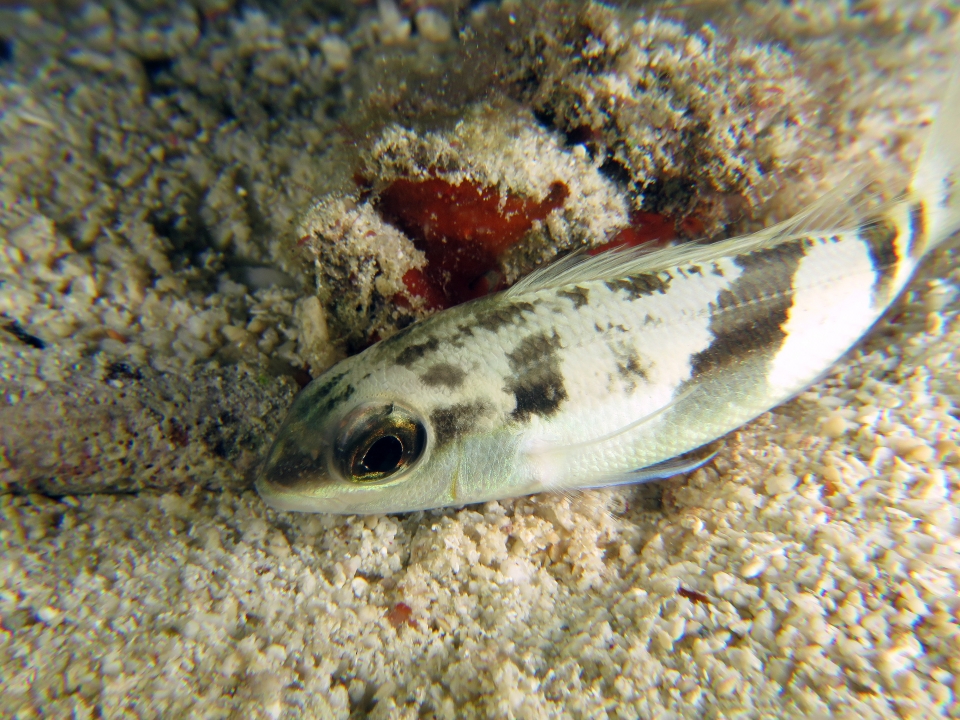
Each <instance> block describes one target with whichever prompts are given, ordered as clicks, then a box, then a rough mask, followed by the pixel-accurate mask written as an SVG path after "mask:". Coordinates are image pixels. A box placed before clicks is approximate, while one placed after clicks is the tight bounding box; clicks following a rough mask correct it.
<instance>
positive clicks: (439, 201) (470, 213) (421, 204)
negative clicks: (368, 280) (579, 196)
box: [377, 178, 570, 308]
mask: <svg viewBox="0 0 960 720" xmlns="http://www.w3.org/2000/svg"><path fill="white" fill-rule="evenodd" d="M569 194H570V191H569V190H568V189H567V186H566V185H564V184H563V183H561V182H555V183H553V185H551V186H550V192H549V194H548V195H547V197H546V198H545V199H544V200H543V201H536V200H531V199H529V198H522V197H518V196H516V195H510V194H508V195H506V196H504V195H501V193H500V192H498V191H497V190H496V188H489V187H483V186H481V185H480V184H478V183H476V182H472V181H469V180H466V181H463V182H461V183H460V184H458V185H454V184H452V183H450V182H448V181H447V180H443V179H441V178H429V179H426V180H411V179H408V178H401V179H399V180H394V181H393V182H392V183H390V185H388V186H387V187H386V188H384V189H383V190H382V191H381V192H380V194H379V197H378V200H377V209H378V210H379V212H380V214H381V215H382V216H383V218H384V219H385V220H387V221H388V222H390V223H392V224H393V225H396V226H397V227H399V228H400V229H401V230H403V231H404V232H405V233H406V234H407V235H408V236H409V237H410V238H411V239H413V242H414V244H415V245H416V246H417V248H418V249H420V250H421V251H423V253H424V254H425V255H426V258H427V266H426V268H425V269H424V270H423V271H422V272H421V271H411V272H408V273H407V274H406V275H405V276H404V278H403V281H404V284H405V285H406V286H407V289H408V291H409V292H410V293H411V294H412V295H414V296H416V297H422V298H424V299H425V300H426V302H427V305H428V307H431V308H441V307H450V306H451V305H456V304H458V303H462V302H466V301H467V300H471V299H473V298H475V297H480V296H481V295H485V294H486V293H488V292H491V291H492V290H495V289H497V285H498V284H499V275H498V273H497V270H498V267H499V263H498V260H499V257H500V255H501V254H502V253H503V252H504V251H505V250H507V249H508V248H510V247H511V246H513V245H514V244H516V243H517V242H518V241H519V240H520V239H521V238H522V237H523V236H524V235H525V234H526V233H527V232H528V231H529V230H530V228H531V227H533V223H534V222H535V221H537V220H543V219H544V218H546V217H547V215H549V214H550V213H551V212H552V211H553V210H555V209H556V208H559V207H561V206H562V205H563V203H564V202H565V201H566V199H567V197H568V196H569Z"/></svg>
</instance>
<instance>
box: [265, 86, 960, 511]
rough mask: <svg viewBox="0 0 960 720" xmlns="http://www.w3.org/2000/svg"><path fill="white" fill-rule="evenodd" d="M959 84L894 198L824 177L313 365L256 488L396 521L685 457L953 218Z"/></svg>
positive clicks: (763, 397) (959, 161)
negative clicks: (713, 237)
mask: <svg viewBox="0 0 960 720" xmlns="http://www.w3.org/2000/svg"><path fill="white" fill-rule="evenodd" d="M957 117H960V81H958V80H957V78H954V79H953V80H952V81H951V82H950V83H948V86H947V89H946V91H945V93H944V99H943V102H942V104H941V109H940V111H939V113H938V116H937V118H936V119H935V121H934V122H933V124H932V127H931V129H930V132H929V135H928V138H927V140H926V141H925V144H924V146H923V148H922V150H921V154H920V158H919V161H918V163H917V169H916V171H915V173H914V175H913V178H912V180H911V183H910V186H909V188H908V190H907V191H906V192H905V193H904V194H903V195H901V196H900V197H898V198H896V199H894V200H890V201H887V202H884V203H880V204H877V203H872V204H871V203H869V202H861V201H860V200H858V199H857V198H858V197H863V193H862V192H861V190H862V187H861V188H858V187H857V186H856V185H855V184H850V183H842V184H841V186H840V188H839V189H838V190H837V191H835V192H831V193H828V194H827V196H826V197H825V198H824V199H822V200H821V201H818V202H816V203H814V204H813V205H811V206H810V207H808V208H807V209H806V210H804V211H802V212H801V213H800V214H799V215H797V216H796V217H794V218H792V219H791V220H788V221H786V222H783V223H780V224H778V225H774V226H772V227H770V228H767V229H765V230H762V231H760V232H756V233H753V234H751V235H747V236H743V237H735V238H731V239H728V240H724V241H720V242H717V243H712V244H686V245H681V246H677V247H667V248H663V249H661V250H657V251H653V252H642V251H637V250H636V249H634V250H629V251H623V250H612V251H607V252H605V253H603V254H599V255H596V256H594V257H585V256H568V257H566V258H562V259H560V260H559V261H557V262H555V263H553V264H551V265H548V266H547V267H545V268H543V269H541V270H538V271H536V272H534V273H533V274H531V275H530V276H528V277H526V278H524V279H522V280H520V281H519V282H518V283H516V284H515V285H514V286H513V287H512V288H510V289H508V290H506V291H504V292H501V293H498V294H495V295H489V296H486V297H483V298H480V299H477V300H474V301H471V302H468V303H465V304H463V305H460V306H457V307H453V308H450V309H447V310H445V311H442V312H440V313H437V314H435V315H433V316H431V317H428V318H426V319H424V320H422V321H420V322H417V323H414V324H412V325H410V326H408V327H407V328H405V329H403V330H401V331H400V332H398V333H397V334H396V335H393V336H392V337H390V338H387V339H385V340H383V341H381V342H379V343H377V344H375V345H373V346H371V347H369V348H367V349H366V350H364V351H363V352H361V353H359V354H357V355H354V356H353V357H350V358H347V359H346V360H343V361H342V362H340V363H338V364H337V365H335V366H333V367H332V368H330V369H329V370H327V371H326V372H325V373H323V374H322V375H320V376H319V377H317V378H316V379H314V380H313V381H312V382H311V383H310V384H309V385H308V386H307V387H306V388H304V389H303V390H302V391H301V393H300V394H299V395H298V396H297V397H296V398H295V400H294V402H293V403H292V406H291V408H290V411H289V414H288V416H287V417H286V419H285V420H284V422H283V423H282V425H281V427H280V430H279V431H278V434H277V437H276V439H275V441H274V443H273V445H272V446H271V448H270V450H269V451H268V453H267V456H266V458H265V461H264V463H263V465H262V468H261V470H260V472H259V475H258V478H257V480H256V488H257V490H258V491H259V493H260V496H261V497H262V499H263V501H264V502H265V503H266V504H267V505H269V506H271V507H273V508H276V509H278V510H290V511H303V512H323V513H336V514H374V513H401V512H412V511H418V510H426V509H431V508H439V507H446V506H461V505H467V504H471V503H479V502H484V501H490V500H499V499H504V498H511V497H518V496H523V495H529V494H533V493H540V492H550V491H559V490H575V489H582V488H596V487H605V486H610V485H616V484H621V483H630V482H645V481H649V480H654V479H659V478H663V477H668V476H670V475H673V474H676V473H681V472H686V471H690V470H692V469H694V468H696V467H698V466H699V465H701V464H702V463H704V462H706V461H707V460H709V459H710V457H712V454H711V453H713V452H715V450H712V449H711V443H714V442H715V441H717V439H718V438H722V437H723V436H724V435H726V434H727V433H729V432H731V431H732V430H735V429H736V428H738V427H740V426H742V425H743V424H745V423H747V422H749V421H750V420H752V419H753V418H755V417H757V416H758V415H760V414H762V413H764V412H766V411H768V410H770V409H772V408H774V407H776V406H777V405H779V404H781V403H783V402H785V401H786V400H788V399H790V398H791V397H793V396H795V395H796V394H797V393H798V392H800V391H802V390H803V389H805V388H806V387H808V386H809V385H810V384H811V383H813V382H814V381H816V380H817V379H818V378H820V377H821V376H823V375H824V374H825V373H826V372H827V371H828V370H829V369H830V367H831V366H832V365H833V364H834V363H836V361H837V360H838V359H839V358H840V357H841V356H843V355H844V353H845V352H846V351H847V350H848V349H849V348H851V347H852V346H853V345H854V344H855V343H856V342H857V341H858V340H859V339H860V338H861V337H863V336H864V335H865V334H866V333H867V332H868V330H869V329H870V328H871V326H873V325H874V323H875V322H876V321H877V320H878V319H879V318H880V317H881V315H883V313H884V311H885V310H886V309H887V308H888V307H889V306H890V304H891V303H892V302H893V301H894V300H895V299H896V297H897V296H898V295H899V294H900V292H901V291H902V290H903V288H904V287H905V286H906V285H907V283H908V282H909V280H910V278H911V276H912V275H913V273H914V270H915V269H916V268H917V266H918V264H919V263H920V262H921V260H922V259H923V258H924V257H925V256H926V255H927V254H928V253H929V252H930V251H931V250H932V249H933V248H935V247H937V246H938V245H940V244H941V243H943V242H944V241H945V240H946V239H947V238H949V237H950V236H951V235H953V234H954V233H956V232H957V230H958V229H960V132H957V131H956V128H955V124H956V118H957Z"/></svg>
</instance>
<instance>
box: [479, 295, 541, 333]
mask: <svg viewBox="0 0 960 720" xmlns="http://www.w3.org/2000/svg"><path fill="white" fill-rule="evenodd" d="M528 312H534V307H533V304H531V303H528V302H515V303H507V304H505V305H491V306H490V309H489V310H487V311H486V312H482V313H478V314H477V316H476V324H477V327H481V328H483V329H484V330H489V331H490V332H496V331H497V330H499V329H500V328H502V327H504V326H506V325H519V324H520V323H521V322H524V321H525V318H524V317H523V314H524V313H528Z"/></svg>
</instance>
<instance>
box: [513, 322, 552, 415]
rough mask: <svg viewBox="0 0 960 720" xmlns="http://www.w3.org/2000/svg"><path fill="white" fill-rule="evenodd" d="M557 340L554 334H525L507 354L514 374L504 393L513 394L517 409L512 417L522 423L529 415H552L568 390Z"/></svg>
mask: <svg viewBox="0 0 960 720" xmlns="http://www.w3.org/2000/svg"><path fill="white" fill-rule="evenodd" d="M559 348H560V338H559V337H558V336H557V334H556V332H554V333H552V334H551V335H547V334H546V333H541V334H538V335H528V336H527V337H525V338H524V339H523V340H521V341H520V342H519V343H518V344H517V346H516V347H515V348H514V349H513V351H512V352H511V353H509V354H508V355H507V359H508V360H509V362H510V367H511V369H512V370H513V372H514V375H513V377H512V378H510V380H509V381H508V382H507V385H506V387H505V388H504V390H505V391H506V392H509V393H513V396H514V398H516V403H517V404H516V407H515V408H514V409H513V412H512V413H511V416H512V417H513V418H514V419H515V420H519V421H521V422H525V421H527V420H529V419H530V417H531V416H532V415H540V416H543V417H547V416H550V415H553V414H555V413H556V412H557V411H558V410H559V409H560V405H561V403H563V401H564V400H566V399H567V390H566V388H565V387H564V385H563V375H562V374H561V373H560V359H559V358H558V357H557V350H558V349H559Z"/></svg>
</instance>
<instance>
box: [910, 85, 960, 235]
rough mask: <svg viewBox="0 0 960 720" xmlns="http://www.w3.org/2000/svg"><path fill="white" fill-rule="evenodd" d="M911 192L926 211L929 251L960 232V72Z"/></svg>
mask: <svg viewBox="0 0 960 720" xmlns="http://www.w3.org/2000/svg"><path fill="white" fill-rule="evenodd" d="M910 190H911V193H910V194H911V196H912V197H913V198H915V199H916V200H918V201H920V202H922V203H923V207H924V210H925V211H926V212H925V213H924V214H925V216H926V217H925V222H924V226H925V227H924V231H925V235H926V244H927V248H928V249H929V248H931V247H933V246H935V245H937V244H939V243H941V242H943V241H944V240H946V239H947V238H948V237H950V236H951V235H953V234H954V233H955V232H957V231H958V230H960V70H956V71H955V72H954V75H953V78H952V79H951V80H950V82H949V84H948V85H947V91H946V94H945V95H944V97H943V102H942V104H941V105H940V109H939V110H938V111H937V115H936V119H935V120H934V122H933V127H931V128H930V135H929V136H928V137H927V140H926V143H925V145H924V147H923V151H922V152H921V154H920V162H919V164H918V165H917V170H916V173H915V174H914V177H913V183H912V185H911V188H910Z"/></svg>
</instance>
